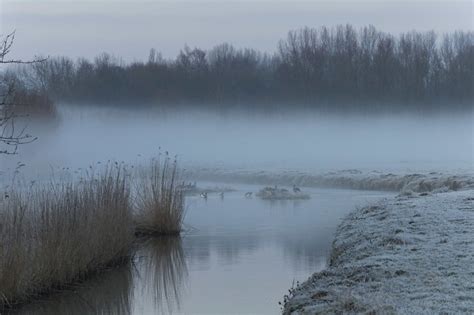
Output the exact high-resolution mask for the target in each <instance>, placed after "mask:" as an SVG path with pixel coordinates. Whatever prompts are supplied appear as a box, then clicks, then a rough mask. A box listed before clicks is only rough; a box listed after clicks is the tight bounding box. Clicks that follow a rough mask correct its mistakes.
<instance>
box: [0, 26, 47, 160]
mask: <svg viewBox="0 0 474 315" xmlns="http://www.w3.org/2000/svg"><path fill="white" fill-rule="evenodd" d="M14 40H15V32H12V33H10V34H8V35H6V36H4V37H3V38H1V39H0V65H6V64H33V63H38V62H42V61H44V59H35V60H32V61H23V60H19V59H7V55H8V54H9V53H10V50H11V48H12V46H13V42H14ZM0 75H1V77H0V154H16V153H17V150H18V146H19V145H22V144H26V143H31V142H33V141H35V140H36V137H33V136H32V135H30V134H28V133H27V132H26V126H25V127H23V128H18V127H17V126H16V125H15V119H16V118H18V117H19V116H20V115H17V114H15V106H16V105H20V104H17V103H16V101H15V92H16V87H15V84H16V82H15V81H14V80H8V79H7V78H6V76H5V75H4V73H1V74H0Z"/></svg>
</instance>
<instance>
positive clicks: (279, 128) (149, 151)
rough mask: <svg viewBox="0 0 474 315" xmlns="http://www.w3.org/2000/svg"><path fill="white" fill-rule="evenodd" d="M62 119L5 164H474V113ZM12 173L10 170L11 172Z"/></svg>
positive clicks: (91, 112) (87, 112)
mask: <svg viewBox="0 0 474 315" xmlns="http://www.w3.org/2000/svg"><path fill="white" fill-rule="evenodd" d="M59 113H60V115H59V116H60V119H59V122H58V123H53V124H52V123H42V124H41V123H30V124H29V126H28V132H29V133H32V134H34V135H36V136H38V137H39V139H38V140H37V141H36V142H34V143H33V144H29V145H25V146H22V147H20V149H19V154H18V155H17V156H15V157H11V156H1V157H0V158H1V159H2V162H1V163H2V164H3V166H7V167H6V168H8V167H10V168H12V167H14V166H15V165H16V163H17V162H18V161H21V162H23V163H26V166H25V168H24V172H26V173H29V172H33V173H34V172H44V171H48V170H50V169H51V168H56V167H59V168H62V167H70V168H79V167H87V166H89V165H91V164H94V163H96V162H97V161H102V162H104V161H107V160H109V159H112V160H117V161H125V162H131V163H133V162H136V161H137V160H142V159H144V158H151V157H153V156H156V155H157V154H158V152H159V148H160V147H161V151H162V152H164V151H169V152H170V154H172V155H175V154H176V155H178V157H179V161H180V164H181V166H183V167H186V168H187V167H218V168H225V169H236V168H246V169H255V170H278V169H295V170H308V171H324V170H341V169H349V168H350V169H361V170H381V171H410V170H411V171H425V170H438V171H442V170H448V169H449V170H453V169H459V170H467V169H472V168H473V139H474V134H473V122H474V119H473V114H472V112H466V113H464V114H462V113H459V114H445V113H439V114H429V115H422V114H406V113H405V114H399V115H394V114H389V115H388V114H387V115H384V114H374V115H369V116H367V115H361V114H354V113H351V114H334V113H333V114H324V113H317V112H314V111H313V112H311V111H308V112H303V111H300V112H290V111H286V112H278V113H263V112H258V113H257V112H249V111H227V112H219V113H217V112H211V111H198V110H190V109H188V110H184V109H183V110H176V111H158V110H147V109H132V110H128V109H123V108H120V109H116V108H110V107H94V106H87V107H85V106H66V105H60V106H59ZM6 168H5V167H2V169H4V170H5V169H6Z"/></svg>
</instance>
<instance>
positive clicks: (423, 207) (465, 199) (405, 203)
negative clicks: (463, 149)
mask: <svg viewBox="0 0 474 315" xmlns="http://www.w3.org/2000/svg"><path fill="white" fill-rule="evenodd" d="M422 195H423V196H417V197H413V196H410V195H408V196H407V195H405V194H402V195H400V196H398V197H397V198H395V199H391V200H385V201H383V202H381V203H380V204H378V205H372V206H368V207H365V208H361V209H357V210H356V211H354V212H353V213H351V214H350V215H349V216H348V217H347V218H346V219H345V220H344V221H343V222H342V224H341V225H340V226H339V228H338V231H337V233H336V238H335V241H334V243H333V248H332V252H331V255H330V259H329V262H328V264H329V266H328V268H327V269H326V270H324V271H322V272H319V273H316V274H314V275H313V276H312V277H310V279H308V280H307V281H306V282H304V283H303V284H301V285H299V286H298V287H297V288H295V289H292V290H290V293H289V295H288V296H286V297H285V299H284V313H285V314H333V313H374V314H376V313H377V314H378V313H381V314H393V313H395V314H440V313H446V314H454V313H455V314H460V313H461V314H462V313H465V314H469V313H471V312H472V310H473V309H474V286H473V284H472V283H473V279H474V243H473V242H472V239H473V238H474V197H473V196H474V195H473V191H472V190H470V191H460V192H449V193H440V194H435V195H431V194H422Z"/></svg>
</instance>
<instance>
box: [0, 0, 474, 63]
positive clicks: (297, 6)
mask: <svg viewBox="0 0 474 315" xmlns="http://www.w3.org/2000/svg"><path fill="white" fill-rule="evenodd" d="M472 3H473V2H472V1H457V0H454V1H427V0H414V1H374V0H371V1H359V0H358V1H350V0H346V1H305V2H303V1H291V2H290V1H270V0H266V1H242V0H241V1H225V0H224V1H223V0H220V1H204V0H194V1H189V0H188V1H181V0H175V1H148V2H143V1H133V2H132V1H110V0H102V1H81V2H79V1H70V0H56V1H22V0H15V1H5V0H0V33H1V34H6V33H9V32H11V31H13V30H16V41H15V46H14V49H13V51H12V54H11V56H12V57H18V58H32V57H33V56H35V55H43V56H56V55H65V56H70V57H73V58H76V57H86V58H93V57H94V56H96V55H98V54H100V53H102V52H109V53H112V54H113V55H115V56H119V57H122V58H123V59H124V60H125V61H134V60H143V59H146V58H147V56H148V53H149V50H150V48H156V49H157V50H158V51H161V52H162V53H163V56H164V57H166V58H171V57H174V56H176V55H177V53H178V52H179V50H180V49H181V48H183V46H184V45H185V44H187V45H189V46H190V47H195V46H197V47H200V48H204V49H208V48H211V47H212V46H214V45H216V44H219V43H222V42H230V43H232V44H234V45H236V46H238V47H252V48H256V49H259V50H262V51H268V52H273V51H275V49H276V47H277V43H278V41H279V40H280V39H282V38H284V37H285V36H286V34H287V32H288V31H289V30H292V29H298V28H301V27H304V26H308V27H320V26H322V25H326V26H334V25H337V24H346V23H350V24H353V25H354V26H356V27H362V26H365V25H369V24H373V25H374V26H376V27H377V28H378V29H380V30H383V31H386V32H391V33H395V34H398V33H400V32H406V31H411V30H414V29H415V30H419V31H424V30H431V29H433V30H435V31H437V32H439V33H444V32H451V31H454V30H458V29H461V30H473V28H474V27H473V16H474V14H473V4H472Z"/></svg>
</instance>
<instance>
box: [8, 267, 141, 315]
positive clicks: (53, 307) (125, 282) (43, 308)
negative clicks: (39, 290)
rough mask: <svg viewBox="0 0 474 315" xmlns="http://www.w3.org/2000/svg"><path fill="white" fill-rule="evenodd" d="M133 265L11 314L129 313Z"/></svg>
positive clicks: (95, 278) (106, 273)
mask: <svg viewBox="0 0 474 315" xmlns="http://www.w3.org/2000/svg"><path fill="white" fill-rule="evenodd" d="M132 288H133V284H132V272H131V268H130V266H123V267H120V268H117V269H112V270H110V271H107V272H105V273H103V274H100V275H97V276H96V277H94V278H93V279H90V280H88V281H87V282H85V283H83V284H82V285H78V286H74V288H71V289H70V290H66V291H64V292H61V293H58V294H53V295H51V296H50V297H49V298H48V299H45V300H40V301H36V302H34V303H32V304H28V305H25V306H23V307H21V308H20V309H18V310H15V311H11V312H9V313H10V314H21V315H23V314H24V315H26V314H38V315H43V314H44V315H53V314H57V315H63V314H71V315H76V314H77V315H83V314H130V313H131V305H132V301H133V296H132V293H133V291H132Z"/></svg>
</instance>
